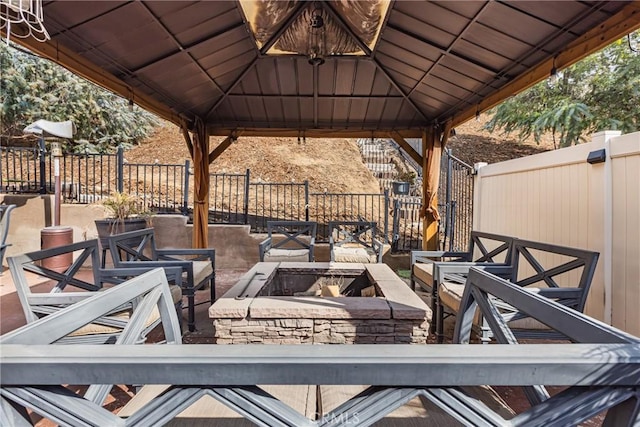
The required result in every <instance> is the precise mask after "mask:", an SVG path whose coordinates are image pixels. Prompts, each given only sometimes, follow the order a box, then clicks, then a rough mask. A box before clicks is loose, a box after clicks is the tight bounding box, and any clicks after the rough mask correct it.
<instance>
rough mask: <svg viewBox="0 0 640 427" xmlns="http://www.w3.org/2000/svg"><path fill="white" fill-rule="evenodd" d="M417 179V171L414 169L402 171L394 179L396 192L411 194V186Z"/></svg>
mask: <svg viewBox="0 0 640 427" xmlns="http://www.w3.org/2000/svg"><path fill="white" fill-rule="evenodd" d="M415 180H416V173H415V172H413V171H409V170H406V171H403V172H400V173H399V174H398V175H397V177H396V181H393V184H392V185H393V192H394V194H400V195H407V194H409V190H410V189H411V186H412V185H413V184H414V182H415Z"/></svg>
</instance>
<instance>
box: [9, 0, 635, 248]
mask: <svg viewBox="0 0 640 427" xmlns="http://www.w3.org/2000/svg"><path fill="white" fill-rule="evenodd" d="M43 16H44V25H45V27H46V29H47V30H48V33H49V35H50V39H48V40H46V41H44V42H39V41H37V40H35V39H33V38H31V37H28V38H16V37H14V38H13V40H14V41H16V42H17V43H19V44H21V45H23V46H24V47H27V48H29V49H30V50H32V51H34V52H35V53H37V54H39V55H42V56H44V57H47V58H50V59H51V60H53V61H55V62H57V63H59V64H60V65H62V66H64V67H66V68H68V69H70V70H71V71H73V72H74V73H76V74H79V75H81V76H83V77H85V78H87V79H89V80H91V81H93V82H95V83H97V84H99V85H101V86H103V87H105V88H107V89H109V90H112V91H114V92H115V93H117V94H119V95H121V96H123V97H124V98H126V99H128V100H129V102H130V104H131V105H132V104H134V103H135V104H138V105H140V106H141V107H142V108H145V109H147V110H149V111H152V112H154V113H156V114H158V115H159V116H160V117H163V118H165V119H167V120H169V121H171V122H173V123H175V124H177V125H179V126H180V127H181V128H182V130H183V133H184V138H185V141H186V143H187V145H188V146H189V150H190V152H191V156H192V158H193V160H194V165H195V189H194V193H195V197H194V200H195V207H194V240H193V241H194V245H195V246H197V247H206V246H207V245H208V242H207V232H206V228H207V210H208V190H209V181H208V166H209V164H210V163H211V162H213V161H214V160H215V159H216V158H217V157H218V156H219V155H220V154H221V153H222V152H223V151H224V150H225V149H226V148H227V147H228V146H229V145H230V144H231V142H233V141H235V140H237V139H238V138H242V137H251V136H288V137H296V136H298V137H320V136H322V137H365V138H368V137H372V138H373V137H384V138H393V139H394V140H395V141H396V142H397V143H398V144H399V145H400V146H401V147H402V148H403V149H404V150H406V151H407V153H409V155H411V157H412V158H413V159H414V160H416V161H417V162H419V164H421V165H422V167H423V172H424V176H425V178H426V179H425V180H424V184H423V207H422V213H423V215H424V221H425V227H424V234H425V235H424V239H423V241H424V242H425V246H426V248H435V245H436V244H437V239H436V229H437V227H436V225H437V220H438V212H437V200H436V194H437V187H438V173H437V172H438V168H439V164H440V162H439V158H440V152H441V150H442V147H444V146H445V145H446V143H447V138H448V136H449V133H450V131H451V129H453V128H455V127H456V126H457V125H459V124H461V123H463V122H465V121H467V120H469V119H471V118H473V117H475V116H477V115H479V114H480V113H482V112H483V111H486V110H487V109H489V108H491V107H493V106H495V105H497V104H498V103H500V102H501V101H503V100H504V99H506V98H508V97H509V96H512V95H514V94H516V93H518V92H520V91H522V90H524V89H526V88H528V87H530V86H532V85H533V84H535V83H537V82H539V81H541V80H543V79H545V78H547V77H549V76H550V75H553V74H555V73H556V72H558V70H561V69H562V68H565V67H567V66H569V65H571V64H573V63H575V62H576V61H578V60H580V59H581V58H584V57H585V56H587V55H589V54H590V53H592V52H594V51H597V50H599V49H601V48H602V47H604V46H605V45H607V44H608V43H611V42H612V41H614V40H617V39H619V38H620V37H622V36H624V35H626V34H628V33H629V32H631V31H633V30H635V29H637V28H639V27H640V2H637V1H633V2H611V1H594V2H583V1H545V2H533V1H531V2H508V1H455V2H453V1H452V2H433V1H425V2H402V1H395V2H394V1H391V2H387V1H382V0H368V1H359V2H345V1H314V2H308V1H291V2H278V1H252V0H239V1H215V2H213V1H194V2H184V1H139V2H127V1H117V2H116V1H110V2H94V1H80V2H74V3H68V2H54V1H47V2H45V3H44V5H43ZM12 28H17V29H20V24H14V27H12ZM3 31H4V32H6V28H5V29H3ZM214 135H215V136H224V137H226V138H225V139H224V140H223V141H222V142H221V143H219V144H218V145H217V146H215V147H210V146H209V136H214ZM409 137H412V138H415V137H418V138H422V152H416V151H415V150H414V149H413V148H412V147H411V146H410V145H409V144H408V143H406V141H405V138H409Z"/></svg>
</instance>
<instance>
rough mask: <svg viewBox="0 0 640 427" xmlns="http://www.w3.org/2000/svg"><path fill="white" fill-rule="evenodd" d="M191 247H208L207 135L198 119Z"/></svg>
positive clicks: (194, 157)
mask: <svg viewBox="0 0 640 427" xmlns="http://www.w3.org/2000/svg"><path fill="white" fill-rule="evenodd" d="M193 136H194V138H193V167H194V188H193V201H194V203H193V247H194V248H207V247H208V245H209V230H208V227H209V134H208V132H207V126H206V125H205V124H204V122H203V121H202V120H201V119H200V118H199V117H198V118H196V121H195V132H194V134H193Z"/></svg>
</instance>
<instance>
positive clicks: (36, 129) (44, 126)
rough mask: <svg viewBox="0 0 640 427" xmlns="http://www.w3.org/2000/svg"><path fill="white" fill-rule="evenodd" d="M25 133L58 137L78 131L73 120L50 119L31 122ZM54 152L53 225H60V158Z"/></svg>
mask: <svg viewBox="0 0 640 427" xmlns="http://www.w3.org/2000/svg"><path fill="white" fill-rule="evenodd" d="M22 132H24V133H35V134H37V135H41V136H42V138H43V139H44V136H45V134H46V135H51V136H57V137H58V138H67V139H71V138H73V134H74V133H75V132H76V126H75V125H74V124H73V122H72V121H71V120H67V121H65V122H50V121H49V120H42V119H41V120H38V121H36V122H33V123H31V124H30V125H29V126H27V127H26V128H24V129H23V130H22ZM41 143H42V145H41V147H42V148H41V149H42V150H44V141H42V142H41ZM60 155H61V153H60V154H56V153H55V152H54V158H53V165H54V166H53V175H54V177H55V200H54V201H55V209H54V218H53V225H54V226H57V225H60V159H59V158H58V156H60Z"/></svg>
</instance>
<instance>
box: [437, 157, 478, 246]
mask: <svg viewBox="0 0 640 427" xmlns="http://www.w3.org/2000/svg"><path fill="white" fill-rule="evenodd" d="M438 200H439V201H440V205H439V206H440V213H441V217H442V221H441V224H440V228H441V230H442V233H443V239H442V242H443V249H444V250H449V251H466V250H467V249H468V245H469V241H470V239H471V230H472V228H473V167H472V166H469V165H468V164H466V163H465V162H463V161H462V160H460V159H458V158H457V157H455V156H454V155H453V154H451V150H444V152H443V153H442V161H441V164H440V188H439V192H438Z"/></svg>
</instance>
